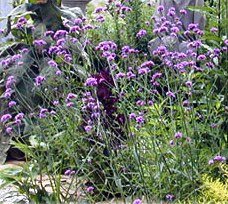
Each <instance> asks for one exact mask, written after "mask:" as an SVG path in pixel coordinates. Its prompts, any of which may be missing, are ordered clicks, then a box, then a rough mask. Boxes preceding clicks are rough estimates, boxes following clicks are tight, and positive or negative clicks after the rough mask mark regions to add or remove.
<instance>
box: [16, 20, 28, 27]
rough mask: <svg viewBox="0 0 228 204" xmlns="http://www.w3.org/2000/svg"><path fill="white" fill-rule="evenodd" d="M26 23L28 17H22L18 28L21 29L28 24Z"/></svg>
mask: <svg viewBox="0 0 228 204" xmlns="http://www.w3.org/2000/svg"><path fill="white" fill-rule="evenodd" d="M26 23H27V19H26V18H24V17H20V18H19V19H18V21H17V24H16V27H17V28H18V29H21V28H22V27H24V26H25V25H26Z"/></svg>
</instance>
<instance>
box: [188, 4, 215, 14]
mask: <svg viewBox="0 0 228 204" xmlns="http://www.w3.org/2000/svg"><path fill="white" fill-rule="evenodd" d="M187 8H188V9H189V10H190V11H198V12H203V13H207V14H210V13H212V14H214V15H218V11H217V10H216V9H215V8H211V7H206V6H188V7H187Z"/></svg>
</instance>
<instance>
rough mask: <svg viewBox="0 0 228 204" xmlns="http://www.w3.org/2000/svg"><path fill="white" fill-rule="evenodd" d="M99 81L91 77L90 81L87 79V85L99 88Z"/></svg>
mask: <svg viewBox="0 0 228 204" xmlns="http://www.w3.org/2000/svg"><path fill="white" fill-rule="evenodd" d="M97 84H98V83H97V79H96V78H94V77H89V78H88V79H86V82H85V85H86V86H97Z"/></svg>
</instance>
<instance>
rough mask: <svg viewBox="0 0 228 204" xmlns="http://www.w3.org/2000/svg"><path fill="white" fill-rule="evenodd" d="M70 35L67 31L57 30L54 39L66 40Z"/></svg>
mask: <svg viewBox="0 0 228 204" xmlns="http://www.w3.org/2000/svg"><path fill="white" fill-rule="evenodd" d="M67 34H68V32H67V31H66V30H57V31H56V32H55V35H54V39H56V40H57V39H59V38H64V37H66V35H67Z"/></svg>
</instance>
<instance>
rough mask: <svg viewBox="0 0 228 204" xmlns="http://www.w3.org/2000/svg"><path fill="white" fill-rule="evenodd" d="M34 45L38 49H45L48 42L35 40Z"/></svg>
mask: <svg viewBox="0 0 228 204" xmlns="http://www.w3.org/2000/svg"><path fill="white" fill-rule="evenodd" d="M33 44H34V45H35V46H37V47H44V46H45V45H47V42H46V41H44V40H42V39H41V40H34V41H33Z"/></svg>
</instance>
